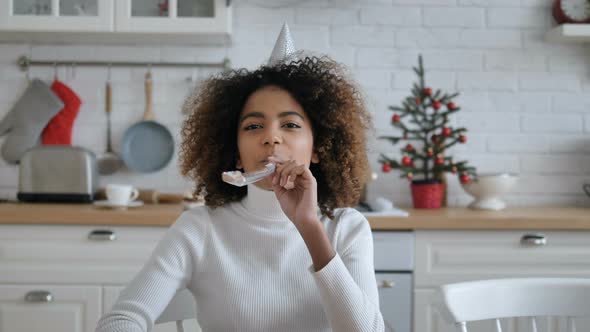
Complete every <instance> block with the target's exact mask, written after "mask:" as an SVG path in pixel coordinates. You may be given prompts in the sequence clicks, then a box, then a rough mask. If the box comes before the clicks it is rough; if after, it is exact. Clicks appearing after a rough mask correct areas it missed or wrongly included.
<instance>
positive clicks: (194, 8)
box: [115, 0, 231, 35]
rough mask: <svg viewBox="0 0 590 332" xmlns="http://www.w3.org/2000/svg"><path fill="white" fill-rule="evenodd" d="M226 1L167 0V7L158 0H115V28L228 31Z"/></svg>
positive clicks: (202, 31)
mask: <svg viewBox="0 0 590 332" xmlns="http://www.w3.org/2000/svg"><path fill="white" fill-rule="evenodd" d="M226 1H227V0H198V1H195V0H170V1H169V2H168V6H167V8H168V10H165V11H162V10H160V9H159V6H158V3H159V2H163V1H160V0H118V1H117V2H116V6H117V7H116V10H115V12H116V19H115V30H116V31H117V32H132V33H134V32H142V33H151V34H167V33H168V34H169V33H174V34H193V35H194V34H195V33H196V32H199V33H219V32H224V33H229V32H230V31H231V25H230V22H231V21H230V18H231V13H230V11H229V10H228V9H227V3H226Z"/></svg>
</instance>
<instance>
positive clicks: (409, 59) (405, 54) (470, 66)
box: [398, 50, 483, 71]
mask: <svg viewBox="0 0 590 332" xmlns="http://www.w3.org/2000/svg"><path fill="white" fill-rule="evenodd" d="M398 53H399V65H400V67H401V68H408V69H410V68H413V67H416V66H417V65H418V55H420V54H421V55H422V58H423V61H424V66H425V67H427V68H429V69H441V70H462V71H463V70H465V71H478V70H481V69H482V68H483V67H482V63H483V54H482V52H480V51H470V50H460V51H456V50H434V51H431V50H426V51H404V50H398Z"/></svg>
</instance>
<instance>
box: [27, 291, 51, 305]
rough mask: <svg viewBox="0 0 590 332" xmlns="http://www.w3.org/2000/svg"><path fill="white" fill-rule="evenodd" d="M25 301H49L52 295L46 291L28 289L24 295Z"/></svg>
mask: <svg viewBox="0 0 590 332" xmlns="http://www.w3.org/2000/svg"><path fill="white" fill-rule="evenodd" d="M25 301H26V302H35V303H37V302H46V303H47V302H51V301H53V295H51V292H48V291H30V292H28V293H27V295H25Z"/></svg>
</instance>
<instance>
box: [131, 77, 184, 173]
mask: <svg viewBox="0 0 590 332" xmlns="http://www.w3.org/2000/svg"><path fill="white" fill-rule="evenodd" d="M173 154H174V139H173V138H172V134H171V133H170V131H169V130H168V129H167V128H166V127H164V126H163V125H161V124H159V123H158V122H156V121H154V113H153V111H152V73H151V72H150V71H148V72H147V73H146V74H145V112H144V113H143V121H140V122H138V123H136V124H134V125H133V126H131V127H129V128H127V130H126V131H125V134H124V135H123V144H122V158H123V161H124V162H125V165H127V167H129V169H131V170H133V171H136V172H140V173H152V172H156V171H159V170H161V169H162V168H164V167H165V166H166V165H167V164H168V163H169V162H170V160H171V159H172V155H173Z"/></svg>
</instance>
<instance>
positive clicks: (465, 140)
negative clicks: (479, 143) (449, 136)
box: [459, 135, 467, 143]
mask: <svg viewBox="0 0 590 332" xmlns="http://www.w3.org/2000/svg"><path fill="white" fill-rule="evenodd" d="M459 142H461V143H465V142H467V136H465V135H461V136H459Z"/></svg>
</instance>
